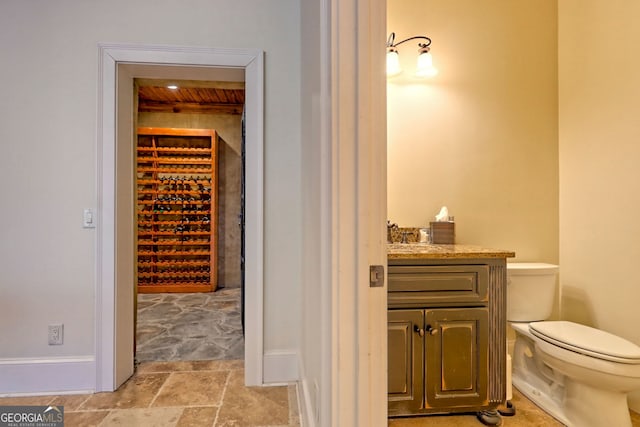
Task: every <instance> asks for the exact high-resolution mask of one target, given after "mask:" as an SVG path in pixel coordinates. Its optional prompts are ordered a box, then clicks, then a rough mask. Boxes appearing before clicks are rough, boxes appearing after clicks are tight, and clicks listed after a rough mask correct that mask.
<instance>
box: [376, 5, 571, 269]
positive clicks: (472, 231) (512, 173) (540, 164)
mask: <svg viewBox="0 0 640 427" xmlns="http://www.w3.org/2000/svg"><path fill="white" fill-rule="evenodd" d="M556 13H557V10H556V2H555V1H544V2H541V1H532V0H529V1H519V2H512V1H507V0H489V1H482V2H478V1H475V0H453V1H436V0H389V3H388V21H387V22H388V32H392V31H394V32H395V33H396V41H398V40H401V39H404V38H408V37H411V36H414V35H428V36H429V37H431V38H432V40H433V43H432V49H431V52H432V54H433V59H434V65H435V66H436V67H437V68H438V69H439V75H438V76H436V77H435V78H433V79H430V80H417V79H415V78H412V77H411V70H410V69H411V68H413V67H414V64H413V63H412V62H413V61H415V57H416V54H417V44H415V43H414V42H408V43H405V44H403V45H401V46H400V47H399V54H400V57H401V59H404V60H405V62H404V68H405V73H404V74H403V75H402V76H399V77H395V78H392V79H389V83H388V95H387V96H388V216H389V219H390V220H392V221H393V222H397V223H398V224H399V225H400V226H425V225H426V224H427V223H428V222H429V221H430V220H432V219H433V217H434V215H435V214H436V213H437V212H438V210H439V209H440V207H441V206H443V205H446V206H448V208H449V212H450V214H451V215H453V216H455V220H456V235H457V239H456V241H457V242H458V243H466V244H478V245H483V246H492V247H499V248H503V249H510V250H514V251H515V252H516V254H517V260H519V261H545V262H553V263H555V262H557V261H558V154H557V152H558V145H557V131H558V129H557V50H556V40H557V28H556Z"/></svg>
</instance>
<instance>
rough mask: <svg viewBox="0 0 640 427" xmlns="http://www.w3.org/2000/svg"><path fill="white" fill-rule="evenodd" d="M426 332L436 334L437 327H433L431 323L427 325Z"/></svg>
mask: <svg viewBox="0 0 640 427" xmlns="http://www.w3.org/2000/svg"><path fill="white" fill-rule="evenodd" d="M427 333H428V334H429V335H437V334H438V328H434V327H432V326H431V325H427Z"/></svg>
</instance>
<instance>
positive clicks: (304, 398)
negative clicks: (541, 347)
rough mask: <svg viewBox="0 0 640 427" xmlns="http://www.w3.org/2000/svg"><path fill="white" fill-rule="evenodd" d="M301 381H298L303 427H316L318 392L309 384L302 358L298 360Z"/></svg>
mask: <svg viewBox="0 0 640 427" xmlns="http://www.w3.org/2000/svg"><path fill="white" fill-rule="evenodd" d="M298 367H299V368H300V380H299V381H298V406H299V410H300V423H301V427H316V424H317V423H316V418H315V413H316V410H315V409H314V405H315V404H316V403H317V396H316V394H317V390H316V389H315V387H314V386H313V385H312V384H310V383H309V380H308V379H307V378H306V372H305V370H304V362H303V361H302V358H299V359H298Z"/></svg>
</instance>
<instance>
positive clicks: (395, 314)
mask: <svg viewBox="0 0 640 427" xmlns="http://www.w3.org/2000/svg"><path fill="white" fill-rule="evenodd" d="M404 246H407V245H404ZM408 246H412V245H408ZM430 246H438V245H430ZM442 246H449V247H451V246H452V245H442ZM431 249H432V250H433V249H434V248H431ZM403 251H406V248H403ZM405 255H406V254H405ZM511 256H513V255H511ZM388 277H389V290H388V291H389V292H388V305H389V311H388V392H389V395H388V402H389V407H388V409H389V416H391V417H393V416H409V415H427V414H432V413H448V412H479V411H484V410H493V409H495V408H496V407H497V406H498V405H500V404H502V403H504V400H505V397H506V384H505V381H506V320H505V315H506V313H505V304H506V298H505V297H506V295H505V290H506V259H505V258H504V256H502V257H495V258H493V257H492V258H464V257H455V256H454V257H451V256H450V257H448V258H447V257H438V256H432V257H429V256H423V257H413V258H411V257H406V258H401V257H400V258H398V257H395V258H394V257H392V256H390V257H389V276H388Z"/></svg>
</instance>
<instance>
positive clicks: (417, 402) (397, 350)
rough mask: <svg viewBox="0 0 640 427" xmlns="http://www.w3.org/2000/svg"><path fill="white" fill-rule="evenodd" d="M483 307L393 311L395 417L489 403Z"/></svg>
mask: <svg viewBox="0 0 640 427" xmlns="http://www.w3.org/2000/svg"><path fill="white" fill-rule="evenodd" d="M487 321H488V310H487V308H471V309H467V308H460V309H444V308H440V309H433V310H391V311H390V312H389V349H390V350H389V402H390V403H389V405H390V408H391V407H393V408H394V411H397V412H398V413H399V414H405V413H414V412H418V411H420V410H422V409H438V408H443V409H446V408H449V407H452V406H461V405H465V406H478V405H482V404H484V403H485V402H486V399H487V370H486V369H481V367H483V366H486V364H487V353H488V348H487V340H486V337H487V332H488V331H487Z"/></svg>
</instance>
